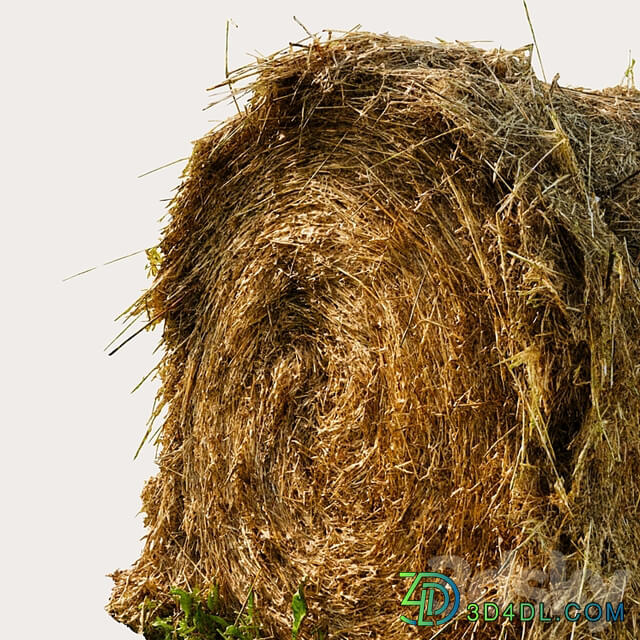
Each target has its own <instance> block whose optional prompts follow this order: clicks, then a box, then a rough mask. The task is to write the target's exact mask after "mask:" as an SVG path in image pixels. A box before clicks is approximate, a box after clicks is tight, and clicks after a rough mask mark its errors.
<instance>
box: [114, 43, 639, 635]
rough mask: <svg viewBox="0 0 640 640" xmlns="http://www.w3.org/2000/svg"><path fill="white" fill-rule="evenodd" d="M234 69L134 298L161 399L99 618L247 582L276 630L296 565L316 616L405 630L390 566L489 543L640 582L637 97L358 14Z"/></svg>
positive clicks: (135, 615)
mask: <svg viewBox="0 0 640 640" xmlns="http://www.w3.org/2000/svg"><path fill="white" fill-rule="evenodd" d="M251 74H253V80H252V84H250V85H248V87H247V88H248V90H250V91H251V92H252V97H251V99H250V102H249V105H248V107H247V108H246V109H245V110H244V111H242V112H241V113H239V114H238V115H236V116H235V117H233V118H231V119H230V120H228V121H227V122H225V123H224V124H223V125H222V126H220V127H218V128H216V129H215V130H214V131H212V132H211V133H210V134H208V135H206V136H205V137H203V138H202V139H201V140H199V141H198V142H197V143H196V144H195V147H194V150H193V155H192V157H191V159H190V162H189V164H188V167H187V170H186V173H185V178H184V182H183V184H182V186H181V188H180V190H179V192H178V194H177V196H176V197H175V199H174V201H173V203H172V206H171V220H170V223H169V225H168V227H167V228H166V230H165V233H164V237H163V239H162V243H161V245H160V250H161V256H162V260H161V264H160V268H159V272H158V274H157V276H156V278H155V281H154V283H153V285H152V286H151V288H150V289H149V291H148V292H147V293H146V294H145V295H144V296H143V297H142V298H141V300H140V301H139V303H138V306H137V308H136V310H137V312H139V313H149V314H150V317H152V318H156V319H159V320H162V321H164V333H163V342H164V346H165V355H164V358H163V361H162V365H161V375H162V381H163V386H162V390H161V395H160V401H161V404H164V405H165V406H167V407H168V413H167V417H166V421H165V422H164V425H163V428H162V431H161V435H160V443H161V449H160V454H159V466H160V471H159V474H158V475H157V476H156V477H155V478H152V479H151V480H150V481H149V482H148V484H147V486H146V488H145V490H144V494H143V502H144V510H145V512H146V514H147V516H146V525H147V527H148V536H147V539H146V546H145V549H144V551H143V553H142V556H141V558H140V559H139V560H138V561H137V563H136V564H135V566H134V567H133V568H131V569H130V570H127V571H121V572H117V573H116V574H115V575H114V578H115V589H114V593H113V597H112V600H111V603H110V605H109V610H110V612H111V613H112V615H114V617H115V618H116V619H118V620H120V621H122V622H124V623H126V624H128V625H130V626H131V627H133V628H134V629H136V630H144V631H146V628H145V619H144V607H143V611H142V613H141V604H142V603H143V602H144V601H145V599H151V600H153V601H155V602H159V603H161V604H162V606H165V607H167V608H170V607H172V606H174V603H173V600H172V599H171V598H170V596H169V589H170V588H171V587H173V586H179V587H182V588H186V589H192V588H194V587H196V586H209V585H211V584H213V583H216V584H218V585H219V587H220V593H221V596H222V598H223V600H224V601H225V602H227V603H228V605H229V607H231V608H234V609H235V610H236V611H237V610H239V609H240V608H241V607H242V605H243V602H244V601H245V599H246V595H247V592H248V590H249V588H250V587H251V586H253V590H254V592H255V594H256V605H257V608H258V612H259V614H260V616H261V620H262V623H263V627H264V629H265V630H266V632H267V633H270V634H272V637H275V638H288V637H289V635H290V633H291V622H290V617H291V616H290V603H291V597H292V595H293V594H294V592H295V591H296V589H297V588H298V585H299V584H300V583H301V581H302V580H303V579H305V580H306V598H307V602H308V608H309V614H308V619H307V621H306V622H305V629H307V633H308V634H309V637H311V635H310V634H311V630H312V629H314V628H318V629H322V630H324V631H326V632H328V637H329V638H349V639H350V640H356V639H359V638H372V637H384V638H396V637H397V638H404V637H406V635H407V629H408V628H407V625H406V624H404V623H403V622H401V621H399V619H398V618H399V616H400V615H402V614H403V613H406V612H405V611H403V610H402V608H401V607H400V602H401V600H402V597H403V595H404V594H405V593H406V590H407V583H406V580H402V579H401V578H399V576H398V574H399V572H401V571H415V572H419V571H427V570H429V567H428V566H427V565H428V563H429V562H430V560H431V559H432V558H433V557H435V556H445V555H448V554H451V555H455V556H457V557H459V558H462V559H464V562H466V563H467V566H468V567H469V568H470V571H471V572H473V573H478V572H480V571H481V570H482V569H485V568H487V567H493V566H500V565H501V564H502V563H503V562H504V561H505V558H506V557H507V554H508V552H512V553H510V554H509V555H508V557H509V561H510V562H511V563H512V564H511V565H510V566H511V567H512V568H513V572H517V570H520V569H527V570H533V569H540V570H543V571H545V570H547V569H548V568H549V562H550V561H549V557H550V553H551V552H552V551H553V552H556V554H562V557H563V558H564V559H565V560H566V563H567V573H568V574H569V573H570V572H571V571H572V570H574V569H575V570H579V571H583V570H588V572H591V573H592V574H593V575H600V576H602V577H603V578H606V577H607V576H611V575H613V574H614V572H616V571H625V572H626V573H625V575H626V580H627V581H626V587H625V594H624V597H625V603H628V604H629V603H632V602H634V601H637V597H638V587H639V586H640V585H639V577H640V573H639V566H638V559H639V554H640V527H639V526H638V524H639V517H638V516H639V506H638V505H639V504H640V481H639V478H640V455H639V454H640V451H639V448H640V438H639V426H640V393H639V391H638V390H639V389H640V384H639V382H640V322H639V319H638V313H639V309H640V307H639V306H638V302H639V299H640V295H639V291H640V271H639V268H638V265H639V262H640V178H639V177H638V170H639V169H640V96H639V94H638V92H635V91H633V90H629V91H625V90H622V89H613V90H607V91H602V92H585V91H581V90H575V89H568V88H563V87H560V86H557V85H555V84H552V85H547V84H545V83H543V82H541V81H539V80H538V79H537V78H536V77H535V75H534V73H533V71H532V69H531V65H530V49H529V48H524V49H522V50H519V51H511V52H509V51H482V50H480V49H477V48H474V47H472V46H469V45H465V44H432V43H424V42H415V41H411V40H407V39H403V38H394V37H390V36H378V35H373V34H367V33H354V34H348V35H346V36H345V37H342V38H338V39H329V40H327V41H322V42H320V41H317V40H309V41H307V42H306V43H305V44H304V45H303V46H300V47H296V48H292V49H291V50H289V51H287V52H283V53H280V54H278V55H275V56H273V57H271V58H268V59H265V60H261V61H259V62H257V63H256V65H255V66H254V67H251V68H248V69H244V70H240V71H239V72H238V73H237V74H236V76H232V80H234V81H235V82H236V85H235V86H236V87H237V86H238V85H239V84H240V83H241V82H242V81H243V80H242V78H243V77H248V76H250V75H251ZM237 90H238V89H236V91H237ZM432 568H433V567H432ZM585 568H586V569H585ZM590 575H591V574H590ZM467 577H468V576H467ZM489 599H490V598H489ZM629 606H631V605H630V604H629ZM629 606H628V607H627V609H626V611H625V614H626V615H625V622H624V623H616V624H614V625H612V626H611V627H610V628H609V631H608V633H611V634H613V635H611V636H610V637H620V638H623V637H625V638H626V637H629V638H631V637H632V629H633V628H635V627H634V625H636V616H635V612H634V611H632V608H631V609H630V608H629ZM501 623H502V624H504V625H505V628H506V631H505V633H506V635H505V636H503V637H514V638H515V637H521V628H520V627H519V626H518V624H517V623H516V622H509V621H506V620H503V621H501ZM498 624H499V623H494V625H490V624H488V623H487V624H486V625H484V626H483V627H482V628H479V629H478V630H477V631H476V636H475V637H477V638H480V637H487V638H495V637H498V635H499V627H498ZM470 626H471V625H470V623H469V622H467V621H465V620H462V621H455V620H454V622H453V623H452V624H451V626H450V628H449V629H447V632H446V633H447V637H448V638H462V637H463V636H464V637H468V634H469V632H470ZM569 630H570V629H569ZM546 631H547V630H546V629H544V628H543V627H542V626H541V625H537V626H535V625H534V626H533V627H532V628H531V629H530V630H529V635H528V636H527V637H529V638H534V637H543V634H544V633H545V632H546ZM590 633H591V631H590V630H589V626H588V625H587V624H583V623H580V624H579V625H578V626H577V627H576V630H575V635H574V637H575V638H580V637H587V636H588V634H590ZM465 634H466V635H465ZM483 634H486V635H483ZM558 637H561V636H558ZM589 637H590V636H589Z"/></svg>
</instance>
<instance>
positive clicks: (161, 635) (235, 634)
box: [143, 583, 327, 640]
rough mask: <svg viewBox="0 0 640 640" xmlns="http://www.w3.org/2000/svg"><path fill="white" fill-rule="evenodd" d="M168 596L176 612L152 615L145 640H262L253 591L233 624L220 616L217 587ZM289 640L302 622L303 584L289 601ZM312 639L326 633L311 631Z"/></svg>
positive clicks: (153, 606)
mask: <svg viewBox="0 0 640 640" xmlns="http://www.w3.org/2000/svg"><path fill="white" fill-rule="evenodd" d="M170 593H171V596H172V597H173V598H174V599H175V601H176V605H177V613H176V614H174V615H164V616H156V617H155V618H154V619H153V620H152V621H151V622H150V623H149V624H148V625H146V626H145V629H144V635H145V637H146V638H147V640H220V639H221V638H224V639H226V640H258V639H259V638H262V637H264V634H263V633H262V631H261V629H260V624H259V620H258V616H257V612H256V607H255V599H254V595H253V590H250V591H249V594H248V595H247V599H246V601H245V604H244V606H243V607H242V609H241V610H240V611H239V612H238V613H237V614H236V615H235V619H234V620H233V622H232V621H231V619H230V618H229V617H225V616H224V615H223V613H222V612H223V610H224V607H223V606H222V603H221V601H220V597H219V592H218V589H217V587H213V588H212V589H209V590H207V591H202V590H200V589H194V590H193V591H191V592H189V591H185V590H184V589H179V588H177V587H174V588H173V589H171V592H170ZM143 606H144V607H145V608H146V609H148V610H154V609H156V607H157V604H156V603H154V602H151V601H146V602H145V604H144V605H143ZM291 612H292V621H291V638H292V640H298V638H299V634H300V630H301V628H302V623H303V621H304V619H305V617H306V615H307V602H306V600H305V597H304V583H302V584H300V586H299V587H298V590H297V591H296V593H295V594H294V596H293V599H292V601H291ZM314 638H317V640H326V638H327V636H326V634H324V633H322V632H321V631H319V630H315V633H314Z"/></svg>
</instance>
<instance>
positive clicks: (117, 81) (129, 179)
mask: <svg viewBox="0 0 640 640" xmlns="http://www.w3.org/2000/svg"><path fill="white" fill-rule="evenodd" d="M529 9H530V11H531V15H532V19H533V22H534V26H535V29H536V35H537V38H538V43H539V45H540V49H541V52H542V56H543V62H544V65H545V68H546V72H547V76H548V78H549V79H550V78H551V77H553V75H554V74H555V73H556V72H559V73H560V83H561V84H563V85H574V86H576V85H582V86H589V87H594V88H597V87H603V86H611V85H615V84H618V83H619V82H620V81H621V79H622V76H623V73H624V70H625V68H626V65H627V59H628V52H629V49H631V50H632V52H633V53H635V54H636V56H637V57H639V58H640V35H639V34H640V31H639V29H638V25H640V5H639V3H638V2H637V0H633V1H627V2H624V1H622V0H617V1H616V0H609V1H608V2H595V1H594V2H588V1H587V0H582V1H568V0H563V1H559V0H558V1H556V2H550V1H545V0H530V1H529ZM294 14H295V15H296V16H297V17H298V18H299V19H300V20H301V21H302V22H303V23H304V24H305V25H306V26H307V27H308V28H309V29H310V30H311V31H318V30H321V29H323V28H336V29H350V28H352V27H354V26H355V25H356V24H362V27H363V29H365V30H371V31H379V32H385V31H388V32H389V33H391V34H395V35H407V36H410V37H414V38H417V39H423V40H429V39H434V38H435V37H441V38H444V39H448V40H455V39H458V40H491V41H494V42H495V43H496V44H499V45H502V46H504V47H508V48H515V47H518V46H521V45H523V44H526V43H529V42H531V34H530V31H529V27H528V24H527V21H526V18H525V13H524V9H523V6H522V3H521V2H520V0H511V1H509V2H497V1H493V2H492V1H486V2H481V1H478V0H470V1H465V2H462V1H457V0H449V1H448V2H433V3H432V2H429V1H428V0H423V1H422V2H415V3H407V2H400V1H398V0H394V1H392V2H388V1H387V2H384V3H374V2H372V1H371V0H368V1H366V2H365V1H357V2H356V1H352V2H347V0H342V1H341V2H329V1H327V0H322V1H320V2H314V3H308V4H304V3H293V2H286V3H285V2H261V3H256V4H250V3H247V2H235V3H234V2H222V3H217V2H214V1H213V0H212V1H211V2H188V1H185V2H159V1H157V0H156V1H153V2H152V1H147V0H144V1H143V0H128V1H127V2H122V1H112V2H104V3H98V2H91V1H88V0H84V1H83V2H70V1H62V2H22V3H17V2H16V3H12V4H11V5H9V4H5V5H3V9H2V14H1V17H0V54H1V63H0V81H1V84H0V110H1V117H0V131H1V137H0V141H1V147H0V148H1V152H0V158H1V162H2V168H1V171H0V176H1V183H0V184H1V187H2V191H1V204H0V212H1V215H2V225H1V227H0V234H1V235H0V239H1V246H0V283H1V294H0V295H1V297H0V305H1V307H0V309H1V312H0V330H1V333H0V335H1V336H2V342H3V344H2V349H1V351H0V363H1V365H0V375H1V376H2V380H1V384H0V393H1V400H2V409H1V411H0V425H1V427H2V431H1V434H2V445H1V448H0V451H1V456H2V457H1V464H0V474H1V476H0V480H1V484H0V486H1V491H2V512H1V514H0V549H1V550H2V551H1V553H2V565H1V574H0V589H1V593H0V607H1V611H0V613H1V618H0V619H1V620H2V630H0V636H2V637H3V638H42V637H47V638H54V639H55V638H61V639H62V638H64V639H65V640H75V639H81V638H82V639H84V638H97V639H102V638H105V639H107V638H108V639H110V640H118V639H123V640H124V639H126V638H133V637H134V634H133V633H132V632H130V631H129V630H128V629H126V628H125V627H123V626H122V625H118V624H116V623H115V622H114V621H112V620H111V619H110V618H109V617H108V616H107V614H106V613H105V612H104V611H103V606H104V605H105V603H106V602H107V599H108V596H109V591H110V588H111V581H110V580H109V579H107V578H106V577H105V574H106V573H107V572H109V571H112V570H114V569H116V568H118V567H121V568H124V567H127V566H129V564H130V563H132V562H133V561H134V560H135V559H136V557H137V556H138V554H139V552H140V549H141V545H142V543H141V538H142V536H143V535H144V531H143V527H142V517H141V516H137V517H136V514H137V512H138V510H139V506H140V501H139V493H140V490H141V489H142V486H143V483H144V480H145V479H146V478H147V477H148V476H149V475H150V474H152V473H153V472H154V464H153V456H154V450H153V448H152V447H150V446H147V447H145V449H144V450H143V452H142V454H141V456H140V458H139V459H138V460H137V461H135V462H134V461H133V459H132V458H133V454H134V452H135V450H136V448H137V445H138V443H139V441H140V439H141V437H142V434H143V433H144V431H145V422H146V420H147V417H148V415H149V413H150V411H151V406H152V401H153V397H154V395H155V391H156V388H155V383H154V382H151V383H146V384H145V385H144V386H143V387H142V388H141V389H140V390H139V391H137V392H136V393H135V394H133V395H130V393H129V392H130V390H131V389H132V388H133V387H134V386H135V385H136V384H137V383H138V381H139V380H140V379H141V378H142V377H143V376H144V375H145V374H146V373H147V372H148V371H149V370H150V369H151V368H152V367H153V366H154V365H155V363H156V362H157V358H158V354H155V355H154V353H153V350H154V348H155V346H156V344H157V339H158V333H159V332H156V334H153V333H146V332H145V333H144V334H142V335H140V336H139V337H138V338H137V339H135V340H134V341H133V342H132V343H130V344H129V345H127V347H125V348H124V349H122V350H121V351H120V352H119V353H118V354H117V355H116V356H114V357H112V358H109V357H107V355H106V353H105V351H104V347H105V346H106V345H107V343H108V342H109V341H110V340H111V339H112V338H113V337H114V336H115V335H116V333H117V332H118V331H119V329H120V325H118V324H115V323H114V322H113V319H114V318H115V316H117V315H118V314H119V313H120V312H121V311H122V310H124V309H125V308H126V307H127V306H128V305H129V304H130V303H131V302H132V301H133V300H134V299H135V298H136V297H137V296H138V295H139V293H140V292H141V291H142V290H143V289H144V288H145V287H146V286H147V280H146V278H145V269H144V264H145V259H144V255H137V256H135V257H133V258H130V259H127V260H123V261H120V262H117V263H115V264H113V265H110V266H105V267H100V268H98V269H96V270H95V271H92V272H91V273H88V274H86V275H83V276H80V277H77V278H74V279H72V280H69V281H67V282H64V283H63V282H62V280H63V278H65V277H67V276H69V275H72V274H74V273H76V272H79V271H82V270H83V269H87V268H89V267H92V266H95V265H99V264H102V263H104V262H106V261H108V260H111V259H114V258H117V257H119V256H123V255H125V254H128V253H131V252H133V251H137V250H140V249H142V248H144V247H149V246H152V245H154V244H155V243H156V242H157V239H158V235H159V232H160V228H161V225H160V224H159V222H158V220H159V218H160V217H161V216H162V215H163V213H164V206H165V204H164V203H162V202H160V201H161V199H164V198H168V197H170V196H171V194H172V189H173V188H174V187H175V186H176V185H177V184H178V181H179V175H180V171H181V168H182V166H183V163H181V164H178V165H175V166H172V167H170V168H167V169H164V170H162V171H158V172H156V173H153V174H151V175H149V176H147V177H145V178H140V179H138V178H137V177H136V176H137V175H139V174H141V173H143V172H145V171H147V170H150V169H153V168H155V167H158V166H160V165H162V164H164V163H166V162H170V161H172V160H175V159H177V158H181V157H184V156H187V155H188V154H189V153H190V141H191V140H193V139H195V138H197V137H199V136H200V135H202V134H203V133H205V132H206V131H207V130H208V129H209V128H210V127H211V126H212V124H211V122H210V119H213V118H216V119H221V118H224V117H226V116H227V115H228V114H229V113H231V109H230V108H228V107H222V108H217V109H215V110H213V111H203V110H202V108H203V107H204V106H205V105H206V104H207V95H206V93H205V91H204V89H205V88H206V87H207V86H210V85H212V84H214V83H216V82H218V81H220V80H222V79H223V77H224V58H225V37H224V33H225V23H226V20H227V19H228V18H232V19H233V20H234V22H235V23H236V24H237V25H238V26H237V28H236V27H232V29H231V33H230V53H229V66H230V68H234V67H236V66H240V65H243V64H246V63H247V62H249V61H250V58H249V56H248V55H247V53H248V52H255V51H256V50H257V51H259V52H262V53H270V52H272V51H273V50H275V49H279V48H282V47H283V46H286V45H287V43H288V42H289V41H296V40H299V39H301V38H302V37H303V36H304V35H305V34H304V33H303V31H302V29H301V28H300V27H299V26H298V25H297V24H296V23H295V22H294V21H293V19H292V16H293V15H294ZM482 46H491V45H488V44H485V45H482ZM638 76H639V77H640V70H638Z"/></svg>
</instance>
